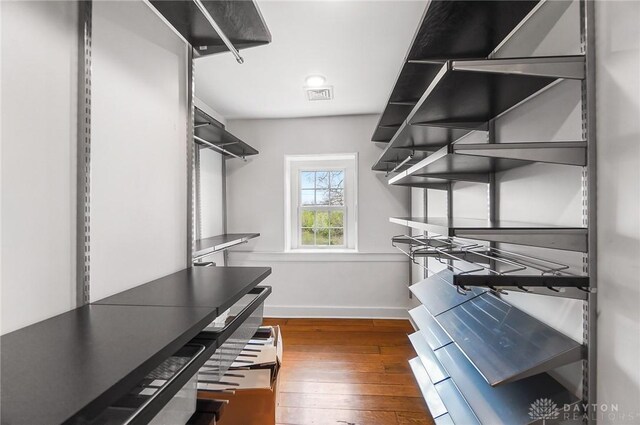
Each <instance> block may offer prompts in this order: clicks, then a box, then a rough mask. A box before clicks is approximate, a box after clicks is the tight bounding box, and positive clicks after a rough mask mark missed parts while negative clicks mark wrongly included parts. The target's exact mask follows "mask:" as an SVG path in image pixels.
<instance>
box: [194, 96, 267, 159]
mask: <svg viewBox="0 0 640 425" xmlns="http://www.w3.org/2000/svg"><path fill="white" fill-rule="evenodd" d="M193 127H194V136H193V139H194V141H195V142H196V143H197V144H199V145H201V146H204V147H209V148H212V149H214V150H216V151H217V152H220V153H221V154H223V155H225V156H230V157H233V158H242V159H244V158H245V157H247V156H251V155H257V154H258V153H259V152H258V151H257V150H256V149H254V148H253V147H251V146H250V145H248V144H247V143H245V142H243V141H242V140H240V139H238V138H237V137H236V136H234V135H233V134H231V133H229V132H228V131H227V130H226V129H225V128H224V126H223V125H222V124H220V123H219V122H218V121H217V120H216V119H215V118H212V117H211V116H209V115H208V114H207V113H206V112H204V111H202V110H201V109H199V108H195V120H194V125H193Z"/></svg>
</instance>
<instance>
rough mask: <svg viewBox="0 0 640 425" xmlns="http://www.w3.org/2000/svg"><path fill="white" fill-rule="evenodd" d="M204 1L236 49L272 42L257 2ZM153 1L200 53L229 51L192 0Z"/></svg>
mask: <svg viewBox="0 0 640 425" xmlns="http://www.w3.org/2000/svg"><path fill="white" fill-rule="evenodd" d="M202 3H203V5H204V7H205V8H206V9H207V11H208V12H209V13H210V14H211V16H212V17H213V18H214V19H215V20H216V23H217V24H218V26H219V27H220V29H221V30H222V31H223V32H224V34H225V35H226V36H227V38H229V40H230V41H231V43H232V44H233V46H234V47H235V48H236V49H238V50H241V49H246V48H248V47H254V46H261V45H264V44H268V43H270V42H271V33H270V32H269V29H268V28H267V25H266V23H265V22H264V19H263V18H262V14H261V13H260V9H259V8H258V5H257V4H256V2H254V1H251V0H244V1H232V0H226V1H219V0H215V1H212V0H202ZM151 4H152V5H153V7H155V8H156V9H157V10H158V12H159V13H160V14H161V15H162V16H163V17H164V18H165V19H166V20H167V21H168V22H169V23H170V24H171V25H172V26H173V27H174V28H175V29H176V31H178V32H179V33H180V34H181V35H182V36H183V37H184V38H185V39H186V40H187V41H188V42H189V44H191V45H192V46H193V47H194V49H195V50H196V51H197V52H198V53H199V54H200V55H210V54H214V53H221V52H227V51H228V49H227V47H226V46H225V44H224V42H223V41H222V39H221V38H220V36H219V35H218V33H217V32H216V31H215V30H214V29H213V28H212V27H211V25H210V24H209V22H208V21H207V20H206V19H205V17H204V15H202V13H201V12H200V10H199V9H198V7H197V6H196V5H195V4H194V3H193V1H190V0H151Z"/></svg>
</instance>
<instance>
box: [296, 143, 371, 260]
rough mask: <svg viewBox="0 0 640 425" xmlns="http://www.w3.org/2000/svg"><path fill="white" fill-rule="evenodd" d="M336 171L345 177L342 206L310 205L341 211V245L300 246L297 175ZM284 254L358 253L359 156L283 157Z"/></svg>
mask: <svg viewBox="0 0 640 425" xmlns="http://www.w3.org/2000/svg"><path fill="white" fill-rule="evenodd" d="M325 170H327V171H338V170H343V171H344V172H345V175H344V198H345V205H344V207H337V208H336V207H331V206H327V207H322V206H313V207H310V209H315V210H322V209H327V210H331V209H342V208H344V210H345V215H344V223H343V224H344V234H343V237H344V245H328V246H303V245H302V244H301V242H302V241H301V237H302V232H301V231H300V228H301V218H302V210H303V208H302V206H301V205H300V172H302V171H325ZM284 229H285V235H284V238H285V241H284V246H285V252H316V253H323V252H324V253H335V252H357V251H358V154H357V153H344V154H324V155H286V156H285V223H284Z"/></svg>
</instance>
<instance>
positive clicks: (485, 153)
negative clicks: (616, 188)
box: [389, 127, 587, 186]
mask: <svg viewBox="0 0 640 425" xmlns="http://www.w3.org/2000/svg"><path fill="white" fill-rule="evenodd" d="M426 128H429V127H426ZM586 160H587V146H586V143H585V142H539V143H538V142H536V143H492V144H489V143H482V144H475V143H474V144H461V143H458V144H453V145H448V146H444V147H442V148H441V149H439V150H438V151H437V152H434V153H432V154H430V155H428V156H427V155H425V158H424V159H423V160H421V161H420V162H418V163H416V164H414V165H412V166H411V167H409V168H408V169H406V170H405V171H402V172H400V173H398V174H397V175H396V176H394V177H392V178H391V179H389V184H395V185H405V186H406V185H410V184H416V185H419V184H420V183H421V182H422V181H423V180H424V179H429V178H434V177H438V178H444V179H447V178H449V179H450V180H451V181H472V182H481V183H488V182H489V175H490V173H497V172H500V171H506V170H510V169H512V168H516V167H522V166H524V165H529V164H531V163H533V162H546V163H554V164H563V165H577V166H584V165H586Z"/></svg>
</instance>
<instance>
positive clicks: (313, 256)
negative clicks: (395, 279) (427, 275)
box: [229, 249, 409, 265]
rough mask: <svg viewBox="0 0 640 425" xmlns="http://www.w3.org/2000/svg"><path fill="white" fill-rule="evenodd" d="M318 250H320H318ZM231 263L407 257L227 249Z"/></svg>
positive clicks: (403, 258) (399, 257) (400, 256)
mask: <svg viewBox="0 0 640 425" xmlns="http://www.w3.org/2000/svg"><path fill="white" fill-rule="evenodd" d="M318 251H320V252H318ZM229 255H230V257H231V259H232V263H233V264H234V265H236V264H243V263H245V262H257V263H261V264H269V263H281V262H285V263H289V262H303V263H305V262H312V263H313V262H321V263H338V262H347V263H350V262H351V263H352V262H357V263H359V262H376V263H380V262H392V263H397V262H402V263H406V262H407V261H409V259H408V258H407V257H406V256H405V255H404V254H401V253H399V252H397V253H396V252H359V251H356V250H353V249H351V250H343V251H342V252H336V250H313V251H310V250H304V251H303V250H289V251H279V252H264V251H262V252H261V251H257V252H256V251H235V250H231V251H229Z"/></svg>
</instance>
